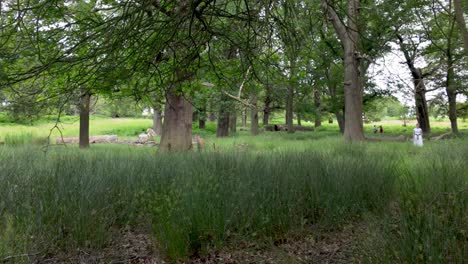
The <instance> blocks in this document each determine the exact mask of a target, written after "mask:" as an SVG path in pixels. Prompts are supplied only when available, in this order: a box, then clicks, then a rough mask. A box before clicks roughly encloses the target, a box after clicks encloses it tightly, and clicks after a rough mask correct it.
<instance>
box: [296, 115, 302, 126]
mask: <svg viewBox="0 0 468 264" xmlns="http://www.w3.org/2000/svg"><path fill="white" fill-rule="evenodd" d="M296 115H297V125H298V126H302V120H301V113H297V114H296Z"/></svg>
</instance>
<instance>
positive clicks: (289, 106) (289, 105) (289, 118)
mask: <svg viewBox="0 0 468 264" xmlns="http://www.w3.org/2000/svg"><path fill="white" fill-rule="evenodd" d="M293 100H294V87H293V86H292V85H291V84H290V85H289V87H288V94H287V96H286V127H287V129H288V133H294V123H293V114H294V113H293V107H294V105H293Z"/></svg>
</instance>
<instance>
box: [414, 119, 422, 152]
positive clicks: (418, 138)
mask: <svg viewBox="0 0 468 264" xmlns="http://www.w3.org/2000/svg"><path fill="white" fill-rule="evenodd" d="M422 134H423V133H422V129H421V128H420V127H419V124H416V127H415V128H414V130H413V138H414V139H413V143H414V145H415V146H418V147H422V146H423V137H422Z"/></svg>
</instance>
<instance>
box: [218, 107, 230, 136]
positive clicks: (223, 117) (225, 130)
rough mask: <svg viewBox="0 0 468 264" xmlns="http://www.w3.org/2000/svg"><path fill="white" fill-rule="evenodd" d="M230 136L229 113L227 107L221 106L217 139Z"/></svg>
mask: <svg viewBox="0 0 468 264" xmlns="http://www.w3.org/2000/svg"><path fill="white" fill-rule="evenodd" d="M228 136H229V111H228V110H227V109H226V106H225V105H223V104H221V105H220V107H219V114H218V126H217V128H216V137H228Z"/></svg>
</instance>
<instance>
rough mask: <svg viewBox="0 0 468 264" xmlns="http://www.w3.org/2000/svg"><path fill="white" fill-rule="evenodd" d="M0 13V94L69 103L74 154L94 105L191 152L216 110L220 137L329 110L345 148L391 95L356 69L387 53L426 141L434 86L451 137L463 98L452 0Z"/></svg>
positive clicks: (41, 3) (458, 10) (9, 5)
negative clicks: (242, 126)
mask: <svg viewBox="0 0 468 264" xmlns="http://www.w3.org/2000/svg"><path fill="white" fill-rule="evenodd" d="M0 13H1V14H0V23H1V33H0V34H1V35H0V85H1V86H0V88H1V90H0V97H2V98H4V99H3V100H4V101H5V100H6V101H8V102H9V103H10V104H17V105H23V106H24V105H28V106H34V109H35V111H36V112H37V111H38V109H49V108H51V107H52V108H54V109H57V111H59V112H62V111H63V110H64V108H65V107H66V106H67V105H70V104H71V103H76V104H78V105H79V109H80V120H81V122H80V127H81V128H80V138H81V141H80V145H81V146H82V147H86V146H87V145H88V138H87V137H88V132H87V131H89V109H90V105H91V98H92V96H93V95H99V96H100V97H104V98H109V99H117V98H132V99H134V100H136V101H139V102H143V103H144V104H147V105H150V106H151V107H152V108H153V110H154V112H155V123H156V124H159V123H160V122H161V115H162V113H163V112H164V123H163V125H162V129H161V130H162V131H161V133H162V139H161V149H162V150H166V151H168V150H187V149H189V148H190V146H191V142H192V140H191V129H192V122H193V116H194V115H193V113H194V112H195V113H196V115H195V116H196V117H197V118H198V119H199V120H198V121H199V126H200V127H201V128H203V127H204V122H205V120H206V119H207V118H209V116H208V114H207V113H208V112H217V118H218V131H217V135H218V136H227V135H228V134H229V126H231V129H232V128H233V126H235V122H234V120H237V115H238V114H241V115H242V120H243V121H244V120H245V117H246V115H247V109H248V110H249V112H250V113H251V116H250V121H251V122H250V123H251V132H252V133H253V134H257V133H258V122H259V121H258V116H259V115H258V114H259V112H262V113H263V123H264V124H267V123H268V120H269V118H268V117H269V115H270V113H271V112H272V111H275V110H278V109H284V111H285V113H286V114H285V123H286V125H287V128H288V131H289V132H293V131H294V126H293V113H296V115H297V118H298V119H300V118H301V113H305V112H313V113H314V115H315V116H314V119H315V120H316V125H320V122H321V117H322V116H323V115H324V113H332V114H334V115H335V116H336V119H337V120H338V123H339V125H340V129H341V131H342V132H343V134H344V138H345V139H346V140H348V141H359V140H363V139H364V133H363V102H367V101H369V100H373V99H375V98H378V97H379V96H382V95H388V94H389V93H391V92H392V91H391V90H390V89H386V90H382V89H378V87H376V85H375V84H373V83H372V78H371V76H370V75H369V68H370V66H371V65H373V64H375V63H376V61H377V60H378V59H379V58H382V57H383V56H385V54H386V53H388V52H394V51H395V48H392V47H395V46H396V45H397V46H398V50H399V51H401V52H402V53H403V54H404V58H405V63H406V65H407V67H408V72H411V76H412V78H413V84H414V85H413V87H412V89H413V94H414V100H415V108H416V112H417V117H418V120H419V122H420V123H421V125H422V128H423V130H424V131H425V132H427V133H429V132H430V125H429V115H428V106H427V100H426V93H427V92H428V91H430V90H433V89H434V90H435V89H440V88H445V91H446V95H447V97H448V105H449V117H450V120H451V124H452V131H453V132H454V133H457V132H458V129H457V115H456V96H457V94H460V93H464V94H466V93H467V91H466V85H465V84H466V76H467V72H466V70H465V69H466V63H467V62H466V52H467V50H466V40H467V36H466V24H465V22H464V17H463V11H462V5H461V3H460V2H459V0H453V1H452V0H450V1H443V0H423V1H364V0H347V1H332V0H303V1H281V0H256V1H252V0H235V1H227V0H226V1H222V0H217V1H215V0H182V1H176V0H150V1H149V0H139V1H127V0H105V1H102V0H99V1H98V0H87V1H73V0H70V1H66V0H64V1H56V0H54V1H52V0H36V1H21V0H20V1H4V2H2V4H1V6H0ZM460 14H461V15H460ZM463 41H465V42H463ZM463 43H465V47H464V46H463V45H462V44H463ZM419 61H424V62H426V65H424V67H421V66H420V64H421V63H419ZM398 87H400V88H401V89H406V88H405V87H404V86H401V85H400V86H398ZM427 87H430V88H427Z"/></svg>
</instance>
